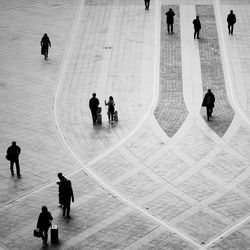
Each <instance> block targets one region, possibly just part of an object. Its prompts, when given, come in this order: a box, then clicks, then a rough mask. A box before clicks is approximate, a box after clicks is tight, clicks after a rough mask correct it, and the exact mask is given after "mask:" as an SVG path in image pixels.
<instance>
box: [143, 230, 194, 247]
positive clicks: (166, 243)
mask: <svg viewBox="0 0 250 250" xmlns="http://www.w3.org/2000/svg"><path fill="white" fill-rule="evenodd" d="M148 249H154V250H194V249H197V248H196V247H194V246H193V245H191V244H189V243H187V242H185V241H184V240H182V239H181V238H179V237H178V236H177V235H176V234H174V233H162V234H160V235H159V236H157V237H155V238H154V239H153V240H151V241H150V242H148V243H146V244H143V245H142V246H141V247H140V248H138V250H148Z"/></svg>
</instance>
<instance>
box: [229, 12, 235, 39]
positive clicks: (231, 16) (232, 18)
mask: <svg viewBox="0 0 250 250" xmlns="http://www.w3.org/2000/svg"><path fill="white" fill-rule="evenodd" d="M235 23H236V16H235V14H234V13H233V11H232V10H230V14H228V16H227V24H228V34H229V35H233V32H234V24H235Z"/></svg>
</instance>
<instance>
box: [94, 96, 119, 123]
mask: <svg viewBox="0 0 250 250" xmlns="http://www.w3.org/2000/svg"><path fill="white" fill-rule="evenodd" d="M99 104H100V102H99V99H98V98H96V93H93V94H92V98H91V99H90V100H89V108H90V111H91V115H92V120H93V125H95V124H96V123H97V120H98V115H101V114H100V112H99V111H98V109H101V107H98V106H99ZM105 105H106V106H108V112H107V114H108V120H109V122H111V123H113V121H114V120H117V119H118V118H116V117H115V114H117V112H115V102H114V98H113V97H112V96H110V97H109V100H108V101H106V100H105Z"/></svg>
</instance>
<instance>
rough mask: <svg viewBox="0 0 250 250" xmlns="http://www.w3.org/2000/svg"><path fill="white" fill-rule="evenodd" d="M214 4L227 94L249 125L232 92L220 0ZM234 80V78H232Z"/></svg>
mask: <svg viewBox="0 0 250 250" xmlns="http://www.w3.org/2000/svg"><path fill="white" fill-rule="evenodd" d="M213 5H214V6H215V8H214V10H215V16H216V23H217V24H218V25H217V30H218V38H219V43H220V49H221V55H222V56H221V59H222V67H223V70H224V76H225V83H226V86H227V87H228V88H226V89H228V91H227V92H228V94H229V95H228V96H229V97H230V99H231V100H232V103H231V104H232V106H233V107H234V108H235V109H236V110H237V112H238V113H239V114H240V116H241V117H242V118H243V119H244V121H245V122H246V123H247V124H249V125H250V118H249V117H248V115H247V113H246V112H245V111H244V110H243V109H242V108H241V107H240V105H239V104H238V102H237V101H236V97H235V94H234V90H233V79H234V77H233V75H232V73H231V72H232V70H231V68H232V65H231V63H230V62H231V61H230V59H229V57H228V49H227V43H226V41H225V30H224V29H223V26H222V17H221V10H220V9H221V7H220V0H214V4H213ZM234 80H235V79H234Z"/></svg>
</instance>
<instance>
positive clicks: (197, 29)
mask: <svg viewBox="0 0 250 250" xmlns="http://www.w3.org/2000/svg"><path fill="white" fill-rule="evenodd" d="M193 24H194V39H195V37H197V39H200V29H201V22H200V18H199V16H196V19H194V20H193Z"/></svg>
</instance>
